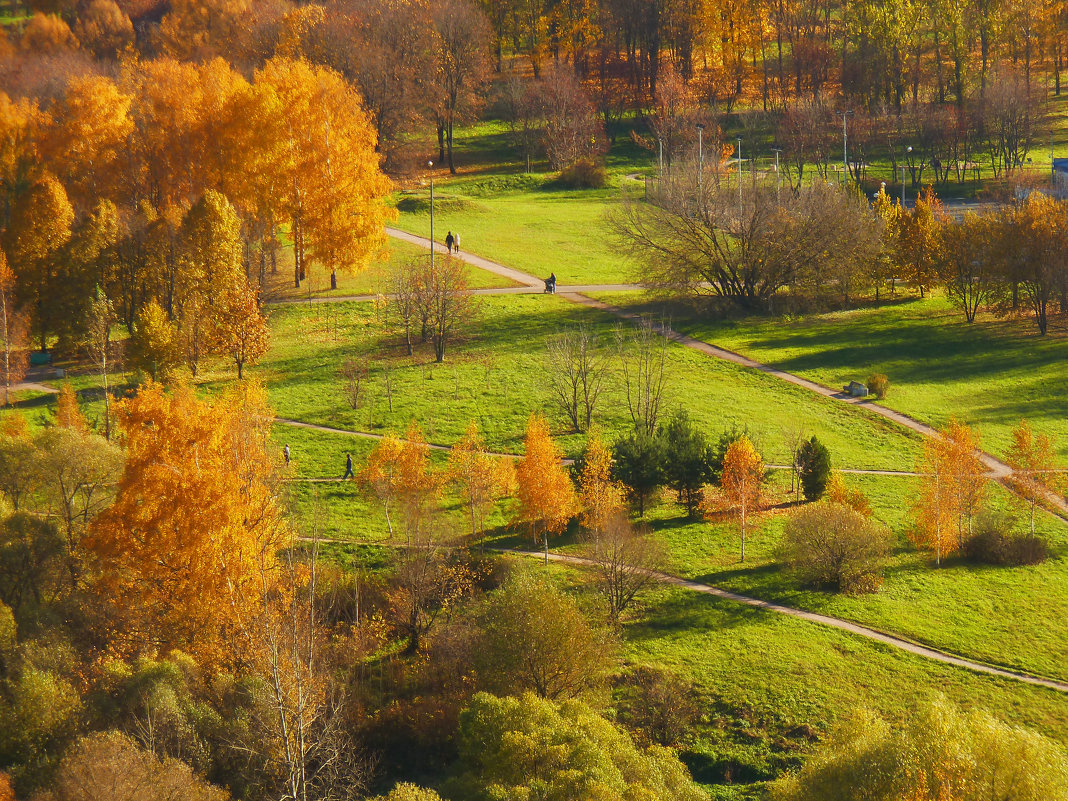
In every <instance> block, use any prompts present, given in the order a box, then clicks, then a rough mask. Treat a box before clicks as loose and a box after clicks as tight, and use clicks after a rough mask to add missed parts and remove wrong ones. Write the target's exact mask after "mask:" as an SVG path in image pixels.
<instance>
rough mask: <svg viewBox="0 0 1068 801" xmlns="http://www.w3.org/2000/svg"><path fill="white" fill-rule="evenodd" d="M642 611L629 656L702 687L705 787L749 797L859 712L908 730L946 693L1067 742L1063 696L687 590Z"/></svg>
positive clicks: (695, 752) (669, 593)
mask: <svg viewBox="0 0 1068 801" xmlns="http://www.w3.org/2000/svg"><path fill="white" fill-rule="evenodd" d="M643 600H644V602H643V604H642V607H643V608H642V616H641V617H640V618H639V619H638V620H637V621H636V622H632V623H630V624H628V625H627V626H626V640H627V646H626V648H627V653H628V655H629V656H630V657H631V658H633V659H634V660H635V661H640V662H648V663H656V664H660V665H663V666H666V667H668V668H670V669H672V670H673V671H674V672H676V673H678V674H679V675H682V676H685V677H686V678H688V679H689V680H691V681H693V682H694V683H695V685H696V686H697V688H698V690H699V692H700V694H701V697H702V701H703V703H702V709H703V711H704V713H705V720H704V721H703V722H702V725H700V726H699V727H698V729H697V732H696V736H695V737H694V739H693V741H692V742H691V743H689V744H688V746H687V747H686V748H685V749H684V753H683V758H684V759H685V760H686V761H687V762H688V763H689V765H690V767H691V769H692V770H693V772H694V775H695V777H696V778H697V779H698V780H699V781H702V782H705V783H707V784H715V783H724V782H725V780H727V779H728V777H729V778H730V781H732V782H735V783H737V785H742V786H743V787H744V786H745V785H747V784H756V785H757V786H754V787H750V788H748V789H749V790H751V791H755V790H757V789H758V786H759V783H761V782H763V781H766V780H768V779H771V778H773V777H775V776H776V775H778V774H780V773H781V772H782V771H783V770H785V769H788V768H793V767H796V766H798V765H799V764H800V762H801V759H802V758H803V756H804V755H805V754H806V752H807V751H809V750H810V749H811V748H812V746H813V744H814V743H813V736H814V735H822V734H824V733H826V731H827V730H828V729H829V728H830V726H831V725H832V724H833V723H834V722H835V721H837V720H839V719H841V718H842V717H843V716H845V715H847V714H849V713H850V712H851V711H852V710H854V709H857V708H858V707H867V708H871V709H874V710H876V711H878V712H880V713H881V714H883V715H885V716H886V717H887V718H888V719H890V720H901V719H903V718H904V717H906V716H907V715H908V713H909V710H910V709H911V708H912V707H913V706H914V705H915V704H917V703H919V702H922V700H923V699H924V698H927V697H931V696H934V695H936V694H939V693H941V694H944V695H945V696H946V697H947V698H949V699H950V700H951V701H953V702H954V703H957V704H960V705H961V706H963V707H965V708H969V709H970V708H984V709H988V710H990V711H991V712H992V713H993V714H995V715H997V716H999V717H1001V718H1003V719H1005V720H1007V721H1010V722H1013V723H1016V724H1021V725H1027V726H1031V727H1034V728H1036V729H1038V730H1039V731H1042V732H1043V733H1045V734H1047V735H1049V736H1051V737H1054V738H1056V739H1058V740H1060V741H1061V742H1068V697H1066V696H1064V695H1063V694H1060V693H1057V692H1055V691H1052V690H1046V689H1043V688H1036V687H1030V686H1027V685H1023V684H1020V683H1018V682H1013V681H1011V680H1008V679H998V678H993V677H986V676H982V675H979V674H976V673H972V672H970V671H967V670H963V669H959V668H954V667H950V666H947V665H942V664H939V663H936V662H932V661H930V660H925V659H923V658H921V657H918V656H914V655H911V654H908V653H905V652H902V651H899V650H897V649H893V648H890V647H888V646H884V645H881V644H878V643H873V642H869V641H866V640H863V639H861V638H860V637H857V636H855V635H851V634H848V633H846V632H841V631H837V630H834V629H830V628H827V627H821V626H818V625H815V624H811V623H807V622H805V621H799V620H796V619H793V618H789V617H786V616H784V615H779V614H776V613H774V612H770V611H767V610H760V609H753V608H750V607H745V606H742V605H739V604H734V603H731V602H729V601H724V600H719V599H715V598H711V597H708V596H703V595H698V594H696V593H689V592H686V591H684V590H680V589H675V588H658V589H657V590H655V591H653V592H650V593H648V594H647V595H646V596H645V598H644V599H643ZM737 785H736V788H737V789H738V790H741V787H737ZM725 789H726V788H724V790H725ZM717 797H723V798H732V797H733V798H746V797H751V796H749V795H748V794H747V793H746V792H739V793H738V794H737V795H729V794H725V795H722V796H717ZM752 797H760V796H759V795H754V796H752Z"/></svg>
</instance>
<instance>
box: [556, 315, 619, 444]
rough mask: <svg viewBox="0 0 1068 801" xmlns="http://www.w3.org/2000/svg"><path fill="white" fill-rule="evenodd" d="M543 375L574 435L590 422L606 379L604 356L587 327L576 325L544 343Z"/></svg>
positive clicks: (606, 358) (605, 360) (595, 338)
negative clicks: (544, 369) (546, 378)
mask: <svg viewBox="0 0 1068 801" xmlns="http://www.w3.org/2000/svg"><path fill="white" fill-rule="evenodd" d="M546 350H547V360H546V372H547V377H548V380H549V386H550V387H551V388H552V392H553V397H554V399H555V400H556V402H557V404H558V405H559V407H560V408H561V409H562V410H563V412H564V414H566V415H567V419H568V420H569V421H570V422H571V425H572V427H573V428H574V430H575V431H576V432H578V433H582V432H584V431H587V430H588V429H589V427H590V425H592V423H593V414H594V411H596V409H597V406H598V403H599V402H600V400H601V396H602V394H603V392H604V390H605V388H606V386H605V381H606V379H607V378H608V369H609V363H608V357H607V355H606V354H605V352H604V351H603V350H602V348H601V344H600V342H599V341H598V338H597V335H596V334H595V333H594V332H593V331H592V330H591V329H590V328H589V327H588V326H582V325H580V326H577V327H575V328H573V329H570V330H566V331H562V332H560V333H558V334H556V335H555V336H553V337H551V338H550V339H549V340H548V342H547V343H546Z"/></svg>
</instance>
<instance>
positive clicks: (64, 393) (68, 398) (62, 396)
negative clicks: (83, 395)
mask: <svg viewBox="0 0 1068 801" xmlns="http://www.w3.org/2000/svg"><path fill="white" fill-rule="evenodd" d="M56 425H57V426H59V427H60V428H68V429H70V430H71V431H76V432H77V433H79V434H84V433H86V432H87V431H88V430H89V423H88V422H86V419H85V415H84V414H83V413H82V409H81V407H80V406H79V405H78V395H77V394H76V393H75V392H74V387H72V386H71V385H70V382H69V381H64V382H63V384H62V386H60V388H59V395H57V396H56Z"/></svg>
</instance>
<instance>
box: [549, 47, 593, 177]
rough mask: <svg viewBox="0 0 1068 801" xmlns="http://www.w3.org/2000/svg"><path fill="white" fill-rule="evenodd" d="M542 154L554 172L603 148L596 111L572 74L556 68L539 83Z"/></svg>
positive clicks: (561, 68) (591, 155)
mask: <svg viewBox="0 0 1068 801" xmlns="http://www.w3.org/2000/svg"><path fill="white" fill-rule="evenodd" d="M542 102H543V103H544V108H545V153H546V155H547V156H548V157H549V164H550V165H551V166H552V168H553V169H554V170H562V169H564V168H565V167H569V166H570V165H572V164H574V163H575V162H576V161H579V160H581V159H586V158H591V157H593V156H595V155H596V154H597V153H599V152H600V150H601V148H602V147H603V146H604V128H603V126H602V125H601V120H600V118H599V117H598V116H597V110H596V109H595V108H594V106H593V103H592V102H591V101H590V98H589V97H588V96H587V94H586V90H585V89H583V88H582V84H581V83H580V82H579V80H578V78H576V77H575V74H574V72H573V71H571V70H568V69H565V68H563V67H562V66H561V67H557V68H555V69H552V70H550V71H548V72H547V73H546V74H545V78H544V79H543V81H542Z"/></svg>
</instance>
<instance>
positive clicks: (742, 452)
mask: <svg viewBox="0 0 1068 801" xmlns="http://www.w3.org/2000/svg"><path fill="white" fill-rule="evenodd" d="M719 487H720V490H721V492H722V493H723V500H724V501H725V505H726V507H727V510H728V511H730V512H731V513H732V514H733V515H734V516H735V518H736V519H737V521H738V529H739V531H740V533H741V537H742V556H741V561H743V562H744V561H745V534H746V530H747V528H748V525H749V518H750V516H751V515H753V514H755V513H757V512H759V511H760V510H761V509H762V508H763V505H764V460H763V459H762V458H761V457H760V454H759V453H757V449H756V448H755V447H753V443H752V442H751V441H750V440H749V437H746V436H742V437H740V438H738V439H737V440H735V441H734V442H732V443H731V445H730V447H729V448H727V453H726V455H725V456H724V457H723V472H722V474H721V475H720V480H719Z"/></svg>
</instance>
